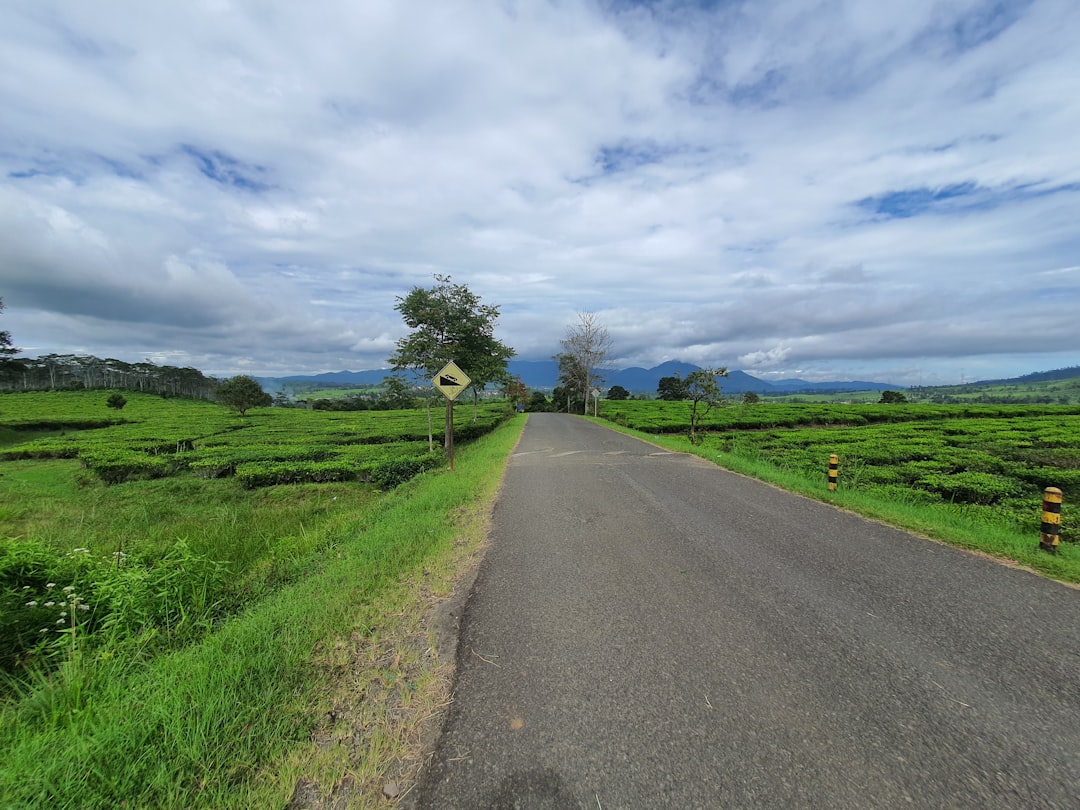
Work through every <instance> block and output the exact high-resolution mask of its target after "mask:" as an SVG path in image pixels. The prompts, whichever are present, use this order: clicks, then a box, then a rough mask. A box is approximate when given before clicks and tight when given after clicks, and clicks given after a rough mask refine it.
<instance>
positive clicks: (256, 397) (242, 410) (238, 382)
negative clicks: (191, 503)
mask: <svg viewBox="0 0 1080 810" xmlns="http://www.w3.org/2000/svg"><path fill="white" fill-rule="evenodd" d="M217 393H218V400H219V401H220V402H221V403H222V404H224V405H225V407H227V408H231V409H232V410H234V411H237V412H238V413H239V414H240V415H241V416H247V412H248V409H249V408H261V407H265V406H267V405H270V404H271V403H272V402H273V401H274V400H273V397H271V396H270V395H269V394H268V393H266V392H265V391H263V389H262V386H261V385H259V382H258V380H255V379H252V378H251V377H248V376H247V375H245V374H240V375H238V376H236V377H230V378H229V379H227V380H225V381H224V382H223V383H221V385H219V386H218V391H217Z"/></svg>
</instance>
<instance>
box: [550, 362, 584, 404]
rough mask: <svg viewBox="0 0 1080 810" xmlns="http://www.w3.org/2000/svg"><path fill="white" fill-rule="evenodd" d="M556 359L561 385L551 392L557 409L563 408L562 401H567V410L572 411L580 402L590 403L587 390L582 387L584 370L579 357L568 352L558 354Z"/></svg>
mask: <svg viewBox="0 0 1080 810" xmlns="http://www.w3.org/2000/svg"><path fill="white" fill-rule="evenodd" d="M555 360H556V362H557V363H558V364H559V383H560V385H557V386H555V390H554V391H552V392H551V395H552V400H553V401H554V403H555V409H556V410H561V406H562V403H563V402H564V401H565V402H566V412H567V413H570V411H571V409H575V410H576V409H577V408H578V406H579V405H580V403H582V402H586V403H588V397H587V396H586V395H585V390H584V389H583V388H582V387H581V383H582V379H583V378H584V372H583V371H582V370H581V364H580V363H579V362H578V359H577V358H576V357H575V356H574V355H572V354H569V353H567V352H563V353H562V354H557V355H555Z"/></svg>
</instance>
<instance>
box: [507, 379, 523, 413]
mask: <svg viewBox="0 0 1080 810" xmlns="http://www.w3.org/2000/svg"><path fill="white" fill-rule="evenodd" d="M503 395H504V396H505V397H506V398H507V399H508V400H510V405H511V407H513V409H514V410H515V411H516V410H517V409H518V408H519V407H524V405H525V400H526V399H528V397H529V387H528V386H527V385H525V383H523V382H522V381H521V377H520V376H518V377H514V379H512V380H508V381H507V382H506V385H504V386H503Z"/></svg>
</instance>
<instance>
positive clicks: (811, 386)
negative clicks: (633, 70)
mask: <svg viewBox="0 0 1080 810" xmlns="http://www.w3.org/2000/svg"><path fill="white" fill-rule="evenodd" d="M507 368H508V370H509V371H510V374H511V375H512V376H515V377H520V378H521V381H522V382H523V383H525V385H527V386H529V388H538V389H548V390H550V389H552V388H554V387H555V386H557V385H558V384H559V364H558V363H556V362H555V361H554V360H511V361H510V362H509V363H508V364H507ZM698 368H700V367H699V366H695V365H693V364H691V363H681V362H679V361H677V360H669V361H667V362H666V363H661V364H660V365H658V366H654V367H652V368H639V367H632V368H623V369H610V370H607V371H605V372H604V375H603V376H604V383H603V387H604V390H605V391H606V390H607V389H608V388H611V387H612V386H613V385H621V386H622V387H623V388H625V389H626V390H627V391H630V392H631V393H633V394H655V393H656V388H657V386H658V385H659V383H660V378H661V377H673V376H675V375H676V374H679V375H680V376H683V377H685V376H686V375H687V374H689V373H690V372H691V371H696V370H697V369H698ZM392 373H393V372H392V371H391V369H388V368H383V369H374V370H370V371H332V372H326V373H324V374H311V375H306V376H305V375H295V376H290V377H274V378H270V377H264V378H260V379H259V382H260V383H262V385H263V387H264V388H265V389H266V390H268V391H277V390H279V389H281V388H282V387H283V386H287V385H290V384H292V385H300V384H302V385H304V386H310V385H312V384H324V385H326V386H327V387H347V386H354V385H377V384H379V383H381V382H382V381H383V378H384V377H386V376H388V375H390V374H392ZM904 387H905V386H900V385H895V384H889V383H880V382H865V381H860V380H846V381H839V380H834V381H829V382H817V383H811V382H806V381H805V380H797V379H793V380H778V381H776V382H767V381H765V380H762V379H758V378H757V377H754V376H752V375H750V374H747V373H746V372H745V371H738V370H734V371H731V372H730V373H729V375H728V377H727V378H726V379H724V380H723V381H722V382H721V388H722V389H723V390H724V391H725V392H726V393H728V394H743V393H746V392H747V391H753V392H754V393H758V394H768V393H774V394H780V393H783V394H791V393H797V392H800V391H816V392H825V391H834V392H841V391H885V390H888V389H899V388H904Z"/></svg>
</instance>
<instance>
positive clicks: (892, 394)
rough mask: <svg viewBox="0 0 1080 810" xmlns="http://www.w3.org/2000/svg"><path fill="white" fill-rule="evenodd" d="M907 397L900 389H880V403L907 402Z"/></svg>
mask: <svg viewBox="0 0 1080 810" xmlns="http://www.w3.org/2000/svg"><path fill="white" fill-rule="evenodd" d="M907 401H908V400H907V397H906V396H905V395H904V394H903V393H901V392H900V391H882V392H881V400H880V402H881V404H883V405H894V404H896V403H899V402H907Z"/></svg>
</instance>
